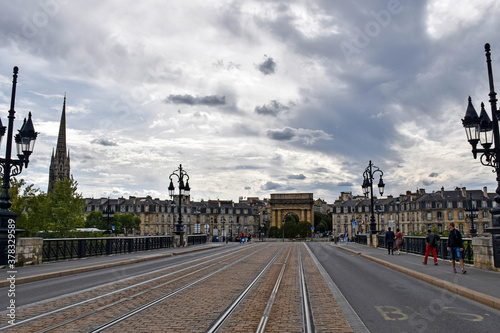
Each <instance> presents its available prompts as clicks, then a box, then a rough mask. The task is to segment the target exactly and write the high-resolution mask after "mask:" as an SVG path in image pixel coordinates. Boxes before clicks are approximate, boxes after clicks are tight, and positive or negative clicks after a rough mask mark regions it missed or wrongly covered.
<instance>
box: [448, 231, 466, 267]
mask: <svg viewBox="0 0 500 333" xmlns="http://www.w3.org/2000/svg"><path fill="white" fill-rule="evenodd" d="M448 229H450V234H449V235H448V251H450V259H451V265H452V266H453V273H456V272H457V270H456V268H455V260H456V259H458V260H459V261H460V266H462V274H465V273H467V271H466V270H465V267H464V241H463V240H462V234H461V233H460V231H458V230H457V229H455V223H453V222H450V225H449V226H448Z"/></svg>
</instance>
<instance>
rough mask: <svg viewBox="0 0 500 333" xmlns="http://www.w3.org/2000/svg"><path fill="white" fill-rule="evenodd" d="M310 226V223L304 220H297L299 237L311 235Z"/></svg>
mask: <svg viewBox="0 0 500 333" xmlns="http://www.w3.org/2000/svg"><path fill="white" fill-rule="evenodd" d="M311 228H312V225H311V223H309V222H306V221H302V222H299V224H298V225H297V233H298V234H299V236H300V238H307V237H311Z"/></svg>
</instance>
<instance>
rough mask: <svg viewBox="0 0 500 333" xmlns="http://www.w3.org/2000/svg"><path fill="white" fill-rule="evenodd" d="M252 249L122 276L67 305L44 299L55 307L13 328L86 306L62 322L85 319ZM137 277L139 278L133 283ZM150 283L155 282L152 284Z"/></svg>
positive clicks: (227, 252)
mask: <svg viewBox="0 0 500 333" xmlns="http://www.w3.org/2000/svg"><path fill="white" fill-rule="evenodd" d="M251 249H252V247H251V246H250V247H248V248H242V249H237V250H234V249H233V250H228V251H225V252H224V253H222V254H221V253H219V254H216V255H210V256H207V257H204V258H197V259H195V260H192V261H189V262H187V263H181V264H177V265H173V266H170V267H166V268H163V269H159V270H156V271H154V272H148V273H145V274H140V275H138V276H134V277H132V278H126V279H123V280H121V281H117V282H116V283H114V285H120V284H122V283H126V284H127V285H126V286H124V287H121V288H114V290H112V291H109V292H104V293H102V294H99V295H98V296H94V297H90V298H86V299H83V300H78V301H76V302H72V303H71V304H68V305H63V306H60V304H61V303H66V302H67V301H66V299H65V297H59V298H57V299H55V300H52V301H47V302H44V303H42V304H38V305H37V307H42V308H47V307H49V308H50V307H53V306H54V305H53V303H55V304H59V306H55V308H53V309H51V310H50V311H44V312H41V313H38V314H36V315H34V316H30V317H29V318H25V319H22V320H19V321H17V323H16V325H15V326H14V327H23V326H26V324H29V323H30V322H33V321H39V320H43V319H44V318H47V317H54V315H56V314H58V313H60V312H64V311H68V310H72V309H74V308H83V309H86V308H89V307H90V308H91V310H90V311H83V313H81V312H79V311H77V313H76V314H73V315H71V314H69V315H70V317H71V318H70V319H66V320H63V321H64V322H65V324H67V323H70V322H73V321H75V320H80V319H82V318H85V317H87V316H89V315H92V314H95V313H97V312H98V311H103V310H105V309H107V308H109V306H110V305H117V304H120V303H123V302H125V301H130V300H131V299H134V298H137V297H138V296H141V295H144V294H145V293H147V292H151V291H154V290H156V289H157V288H159V287H164V286H166V285H168V284H171V283H174V282H176V281H179V280H181V279H183V278H186V277H189V276H191V275H194V274H199V273H200V272H202V271H204V270H206V269H210V268H212V267H213V266H214V265H220V262H221V260H224V259H225V258H228V257H234V256H237V255H239V254H240V253H241V252H246V251H248V250H251ZM260 250H261V249H259V251H260ZM243 257H244V256H243ZM165 271H168V273H164V272H165ZM180 274H181V275H180ZM151 275H152V276H153V277H151V278H147V279H144V277H145V276H151ZM176 275H180V276H178V277H175V276H176ZM165 278H171V279H170V280H168V281H166V282H161V280H162V279H165ZM138 279H139V280H140V281H139V282H135V281H136V280H138ZM152 283H153V284H155V285H152ZM109 285H110V284H107V286H106V287H109ZM140 288H143V289H141V290H139V291H136V292H135V293H134V294H132V295H120V294H123V293H126V292H130V291H134V289H140ZM101 289H102V288H91V289H90V290H86V291H82V292H80V293H74V294H72V295H70V296H78V295H80V294H85V293H93V294H95V293H99V290H101ZM117 296H118V297H117ZM111 297H116V298H114V299H111V301H109V299H110V298H111ZM78 298H81V297H78ZM104 299H106V300H107V303H106V304H103V305H101V304H100V302H102V300H104ZM96 304H97V305H98V306H97V307H95V305H96ZM92 306H94V308H92ZM29 309H30V308H29V307H24V309H23V310H25V311H29ZM19 312H21V311H19ZM21 315H22V312H21ZM60 326H61V325H60V324H53V325H50V326H49V327H50V328H51V329H55V328H58V327H60ZM14 327H13V326H3V327H0V331H3V330H7V329H11V328H14ZM45 331H47V328H44V329H42V330H39V332H45Z"/></svg>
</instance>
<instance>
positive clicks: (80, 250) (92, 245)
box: [42, 236, 206, 262]
mask: <svg viewBox="0 0 500 333" xmlns="http://www.w3.org/2000/svg"><path fill="white" fill-rule="evenodd" d="M188 239H189V237H188ZM205 239H206V237H205ZM193 244H201V243H193ZM172 246H173V239H172V236H148V237H102V238H53V239H44V240H43V256H42V257H43V259H42V261H44V262H49V261H59V260H67V259H76V258H85V257H93V256H101V255H111V254H119V253H131V252H139V251H148V250H154V249H163V248H170V247H172Z"/></svg>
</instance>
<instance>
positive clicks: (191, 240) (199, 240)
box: [188, 234, 207, 245]
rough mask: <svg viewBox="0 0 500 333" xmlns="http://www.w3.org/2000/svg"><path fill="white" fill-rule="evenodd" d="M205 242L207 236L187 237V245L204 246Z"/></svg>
mask: <svg viewBox="0 0 500 333" xmlns="http://www.w3.org/2000/svg"><path fill="white" fill-rule="evenodd" d="M206 242H207V235H205V234H199V235H188V245H197V244H205V243H206Z"/></svg>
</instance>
